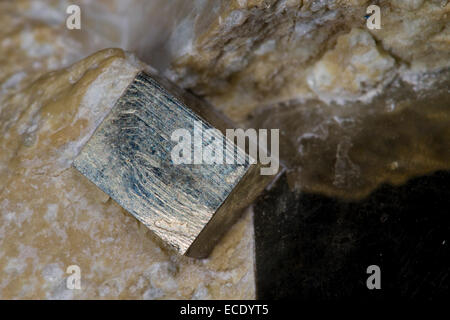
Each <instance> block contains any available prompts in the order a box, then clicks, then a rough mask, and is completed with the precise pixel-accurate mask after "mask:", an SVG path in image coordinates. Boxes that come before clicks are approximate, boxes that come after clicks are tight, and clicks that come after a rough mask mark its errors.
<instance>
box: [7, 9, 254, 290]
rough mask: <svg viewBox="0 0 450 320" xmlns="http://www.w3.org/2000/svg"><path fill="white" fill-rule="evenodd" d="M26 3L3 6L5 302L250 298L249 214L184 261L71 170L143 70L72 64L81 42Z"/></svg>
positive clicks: (94, 61) (108, 58) (106, 59)
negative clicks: (76, 284) (208, 251)
mask: <svg viewBox="0 0 450 320" xmlns="http://www.w3.org/2000/svg"><path fill="white" fill-rule="evenodd" d="M21 4H23V3H19V2H18V3H12V2H11V3H4V2H2V3H0V12H1V14H0V30H2V34H1V35H0V56H1V62H0V64H1V67H0V79H1V83H2V85H1V90H2V91H1V95H0V135H1V138H0V150H1V152H0V177H1V179H0V181H1V182H0V297H1V298H2V299H11V298H19V299H30V298H31V299H38V298H51V299H71V298H76V299H78V298H80V299H92V298H100V299H102V298H105V299H107V298H110V299H111V298H128V299H129V298H138V299H140V298H143V299H168V298H172V299H201V298H223V299H227V298H228V299H231V298H247V299H250V298H253V297H254V281H253V259H252V255H253V238H252V224H251V223H249V220H250V217H251V213H250V212H248V213H247V214H246V215H245V217H244V218H243V219H242V220H241V221H240V222H239V223H238V224H237V225H235V226H234V227H233V229H232V230H231V231H230V232H229V234H228V235H227V236H226V237H225V239H223V241H222V242H221V244H220V245H219V246H218V247H216V249H215V251H214V252H213V253H212V255H211V256H210V258H209V259H206V260H194V259H188V258H184V257H181V256H178V255H177V254H176V253H175V252H173V251H171V250H169V249H168V248H165V247H164V246H163V245H162V244H161V243H160V242H159V241H158V240H157V239H155V238H154V236H152V235H151V234H150V232H149V231H148V229H147V228H145V227H144V226H142V225H141V224H139V223H138V222H137V221H136V220H135V219H134V218H132V217H131V216H130V215H129V214H128V213H126V212H125V211H124V210H123V209H121V208H120V207H119V206H118V205H117V204H116V203H115V202H114V201H112V200H110V199H109V198H108V197H107V196H105V195H104V194H103V193H102V192H101V191H99V190H98V189H97V188H96V187H95V186H94V185H92V184H91V183H90V182H89V181H88V180H87V179H85V178H84V177H82V176H81V175H80V174H79V173H77V171H76V170H75V169H73V168H72V167H71V163H72V159H73V158H74V157H75V155H76V154H77V153H78V152H79V150H80V148H81V146H82V145H83V144H84V143H85V142H86V141H87V139H88V138H89V136H90V135H91V134H92V132H93V130H94V129H95V127H96V126H97V124H98V123H99V122H100V121H101V119H102V118H103V117H104V116H105V114H106V113H107V112H108V111H109V110H110V108H111V107H112V106H113V104H114V102H115V100H116V99H117V98H118V97H119V96H120V95H121V93H122V92H123V90H124V89H125V87H126V86H127V85H128V84H129V82H130V81H131V79H132V78H133V77H134V75H135V74H136V72H137V71H138V70H139V69H141V68H144V67H145V66H144V65H143V64H141V63H139V62H138V61H137V59H136V58H134V57H133V56H131V55H128V54H125V53H124V52H123V51H122V50H118V49H107V50H103V51H100V52H98V53H95V54H93V55H91V56H89V57H87V58H85V59H82V60H80V61H79V62H77V63H75V64H73V65H68V64H69V63H70V62H72V61H73V60H75V59H78V57H76V56H75V57H74V54H73V53H74V52H75V53H77V54H82V53H83V52H82V51H80V50H81V49H80V48H79V47H74V45H76V44H77V42H74V41H73V40H70V38H66V37H65V36H64V34H63V33H61V32H60V31H59V29H58V28H55V27H52V26H50V25H44V24H42V23H40V22H36V21H33V20H32V19H28V18H27V19H24V17H23V16H21V15H20V14H21V13H22V11H21V10H19V9H20V5H21ZM25 4H26V3H25ZM16 5H17V6H16ZM25 8H27V7H25ZM22 9H23V8H22ZM24 10H25V9H24ZM23 12H27V11H23ZM3 23H4V25H3ZM70 265H78V266H79V267H80V268H81V276H82V278H81V286H82V290H68V289H67V288H66V279H67V277H68V276H69V275H68V274H67V273H66V269H67V267H68V266H70Z"/></svg>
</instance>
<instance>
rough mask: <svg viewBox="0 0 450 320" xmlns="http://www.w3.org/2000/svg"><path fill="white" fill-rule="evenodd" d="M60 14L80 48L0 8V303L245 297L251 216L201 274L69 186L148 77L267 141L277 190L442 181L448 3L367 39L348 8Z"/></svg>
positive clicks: (91, 195)
mask: <svg viewBox="0 0 450 320" xmlns="http://www.w3.org/2000/svg"><path fill="white" fill-rule="evenodd" d="M74 2H75V3H78V4H79V5H80V7H81V9H82V14H83V20H82V29H81V31H69V30H67V29H66V28H65V18H66V16H67V15H66V14H65V9H66V7H67V5H68V4H69V2H68V1H50V0H49V1H40V0H36V1H22V0H20V1H2V2H0V298H2V299H10V298H16V299H21V298H22V299H24V298H32V299H38V298H63V299H64V298H68V299H71V298H75V299H98V298H100V299H101V298H138V299H141V298H142V299H166V298H187V299H191V298H192V299H196V298H223V299H228V298H250V299H251V298H254V297H255V288H254V276H253V246H254V243H253V235H252V232H253V231H252V223H251V209H249V210H248V212H247V213H246V215H245V216H244V217H243V219H241V220H240V221H239V222H238V223H237V224H236V225H235V226H234V227H233V229H232V230H230V232H228V234H227V235H226V236H225V238H224V239H223V240H222V241H221V242H220V244H219V245H218V246H217V247H216V248H215V250H214V252H213V253H212V255H211V256H210V258H208V259H205V260H194V259H189V258H184V257H181V256H179V255H177V254H175V253H174V252H172V251H171V250H169V249H168V248H166V247H164V246H163V245H162V244H161V243H160V242H159V241H158V240H157V239H156V238H155V237H154V236H152V235H151V234H150V233H149V232H148V231H147V229H146V228H145V227H144V226H142V225H140V224H139V223H138V222H137V221H136V220H135V219H134V218H131V217H130V216H129V215H128V214H127V213H126V212H125V211H124V210H123V209H121V208H120V207H119V206H118V205H117V204H116V203H115V202H114V201H112V200H111V199H109V198H108V197H107V196H105V195H104V194H103V193H101V192H100V191H99V190H98V189H97V188H96V187H95V186H93V185H92V184H90V183H89V182H88V181H87V180H86V179H84V178H83V177H82V176H81V175H80V174H78V173H77V172H76V171H75V170H74V169H73V168H71V163H72V160H73V158H74V157H75V156H76V155H77V153H78V152H79V150H80V148H81V147H82V146H83V145H84V143H85V142H86V141H87V139H88V138H89V137H90V135H91V134H92V132H93V130H94V129H95V128H96V126H97V125H98V124H99V122H100V121H101V119H102V118H103V117H104V116H105V115H106V114H107V113H108V111H109V110H110V108H111V107H112V106H113V104H114V102H115V101H116V100H117V98H118V97H119V96H120V95H121V94H122V92H123V90H124V89H125V87H126V86H127V84H128V83H129V82H130V81H131V79H132V78H133V77H134V76H135V74H136V73H137V72H138V71H139V70H141V69H146V68H151V67H149V66H148V65H151V66H152V67H153V68H156V69H157V70H158V71H159V72H160V73H161V74H164V75H165V76H167V77H169V78H170V79H171V80H173V81H175V82H177V83H178V84H179V85H180V86H182V87H184V88H186V89H190V90H192V91H193V92H195V93H196V94H198V95H200V96H202V97H204V98H205V99H206V100H208V101H209V102H211V103H212V104H213V105H214V106H215V107H217V108H218V109H220V110H222V111H223V112H224V113H225V114H227V115H228V116H229V117H231V118H232V119H233V120H235V121H237V122H239V123H241V124H243V125H247V126H252V127H261V128H280V134H281V137H280V139H281V141H280V143H281V145H280V152H281V157H282V158H283V160H285V162H286V164H287V166H288V173H289V175H288V178H289V181H290V183H291V186H292V188H299V189H302V190H307V191H315V192H320V193H325V194H329V195H337V196H341V197H344V198H358V197H362V196H365V195H366V194H368V193H369V192H371V191H372V190H373V189H374V188H376V187H377V186H378V185H379V184H381V183H384V182H389V183H396V184H399V183H403V182H404V181H406V180H407V179H409V178H410V177H413V176H416V175H419V174H425V173H428V172H432V171H434V170H437V169H449V168H450V151H449V150H450V146H449V143H450V142H449V141H450V139H449V138H450V111H449V109H448V108H449V106H450V99H449V92H448V88H449V63H450V27H449V25H450V24H449V22H450V18H449V9H450V4H448V3H447V1H441V0H438V1H433V0H430V1H418V0H410V1H383V0H382V1H378V5H379V6H380V8H381V19H382V28H381V29H380V30H369V29H367V27H366V25H365V22H366V20H365V18H364V16H365V15H366V8H367V6H368V5H369V4H370V2H369V1H363V0H354V1H337V0H336V1H332V0H330V1H306V0H305V1H295V0H294V1H293V0H278V1H277V0H265V1H263V0H248V1H246V0H235V1H218V0H207V1H181V0H176V1H171V2H170V3H169V2H168V1H165V0H153V1H143V0H142V1H141V0H130V1H122V0H121V1H119V0H116V1H88V0H83V1H74ZM110 47H120V48H122V49H124V50H126V51H129V52H130V53H129V52H126V51H123V50H121V49H105V48H110ZM103 49H104V50H103ZM140 61H145V63H146V64H144V63H143V62H140ZM425 133H426V134H425ZM69 265H78V266H80V268H81V272H82V280H81V284H82V290H68V289H67V288H66V282H65V281H66V278H67V276H68V274H66V268H67V267H68V266H69Z"/></svg>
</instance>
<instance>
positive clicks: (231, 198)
mask: <svg viewBox="0 0 450 320" xmlns="http://www.w3.org/2000/svg"><path fill="white" fill-rule="evenodd" d="M161 83H162V82H161V81H156V80H155V77H154V76H150V75H148V74H146V73H144V72H140V73H138V74H137V76H136V77H135V79H134V81H133V82H132V83H131V84H130V85H129V87H128V88H127V89H126V90H125V92H124V94H123V95H122V97H121V98H120V99H119V100H118V101H117V102H116V104H115V106H114V107H113V108H112V110H111V112H110V113H109V114H108V115H107V116H106V118H105V119H104V120H103V122H102V123H101V124H100V126H99V127H98V128H97V129H96V131H95V132H94V134H93V135H92V137H91V138H90V140H89V141H88V142H87V144H86V145H85V146H84V147H83V149H82V150H81V152H80V154H79V155H78V156H77V157H76V159H75V160H74V163H73V166H74V167H75V168H76V169H77V170H78V171H80V172H81V173H82V174H83V175H84V176H86V177H87V178H88V179H89V180H90V181H92V182H93V183H94V184H96V185H97V186H98V187H99V188H100V189H101V190H103V191H104V192H105V193H106V194H108V195H109V196H110V197H111V198H112V199H113V200H115V201H116V202H117V203H118V204H119V205H121V206H122V207H123V208H124V209H126V210H127V211H128V212H129V213H131V214H132V215H134V216H135V217H136V218H137V219H138V220H139V221H141V222H142V223H143V224H144V225H145V226H147V227H148V228H149V229H150V230H152V231H153V232H154V233H155V234H156V235H157V236H159V237H160V238H161V239H162V240H164V241H165V242H166V243H168V244H170V245H171V246H173V247H174V248H176V249H177V250H178V251H179V252H180V253H181V254H186V255H188V256H192V257H197V258H203V257H206V256H207V255H208V254H209V253H210V251H211V249H212V248H213V247H214V245H215V244H216V243H217V241H218V240H219V239H220V237H221V236H222V235H223V234H224V233H225V231H226V230H227V229H228V228H229V227H230V225H231V224H233V223H234V221H235V220H236V219H237V217H238V216H239V213H240V212H241V211H242V209H244V208H245V207H246V206H248V205H249V204H250V202H251V201H252V200H253V199H254V198H255V196H256V195H257V194H258V193H259V192H260V191H261V190H262V189H263V188H264V184H261V183H257V181H258V180H259V178H258V176H259V166H258V165H254V164H250V163H249V161H248V160H249V158H248V156H247V155H246V154H245V153H244V152H243V151H242V150H241V149H239V148H235V157H236V158H239V157H244V158H245V163H244V164H238V163H235V164H204V163H202V164H174V163H173V161H172V157H171V152H172V150H173V148H174V146H175V145H176V144H177V142H174V141H172V140H171V134H172V132H174V130H176V129H179V128H185V129H187V130H189V131H190V132H192V131H193V129H194V128H193V127H194V123H195V121H197V124H198V121H200V122H201V123H202V124H203V129H204V130H206V129H208V128H213V127H212V126H211V125H210V124H209V123H208V122H206V121H205V120H204V119H203V118H201V117H200V116H199V115H198V114H197V113H195V112H194V111H192V110H191V109H189V108H188V107H186V106H185V105H184V103H183V102H182V101H181V99H179V98H178V97H177V95H176V94H175V93H173V92H172V91H169V90H171V89H167V86H163V85H162V84H161ZM222 127H223V124H222ZM215 139H223V141H225V139H226V138H225V136H223V134H222V133H221V132H220V131H219V133H218V134H217V136H216V137H215ZM200 143H202V144H203V146H206V145H207V143H208V141H201V142H200ZM224 145H225V146H227V147H228V148H230V144H229V143H224ZM234 147H235V146H234V145H233V146H232V148H233V149H234Z"/></svg>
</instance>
